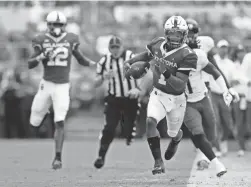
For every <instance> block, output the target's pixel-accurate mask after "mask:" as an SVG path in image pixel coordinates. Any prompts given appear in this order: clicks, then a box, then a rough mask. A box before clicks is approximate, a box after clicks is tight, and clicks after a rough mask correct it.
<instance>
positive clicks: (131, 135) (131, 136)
mask: <svg viewBox="0 0 251 187" xmlns="http://www.w3.org/2000/svg"><path fill="white" fill-rule="evenodd" d="M135 135H136V128H135V127H133V130H132V133H131V134H130V136H128V137H127V138H126V145H128V146H129V145H131V144H132V142H133V140H134V137H135Z"/></svg>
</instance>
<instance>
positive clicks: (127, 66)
mask: <svg viewBox="0 0 251 187" xmlns="http://www.w3.org/2000/svg"><path fill="white" fill-rule="evenodd" d="M130 68H131V65H130V64H129V62H127V61H125V63H124V72H127V71H128V70H129V69H130Z"/></svg>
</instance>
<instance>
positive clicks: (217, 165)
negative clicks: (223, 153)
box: [215, 160, 227, 177]
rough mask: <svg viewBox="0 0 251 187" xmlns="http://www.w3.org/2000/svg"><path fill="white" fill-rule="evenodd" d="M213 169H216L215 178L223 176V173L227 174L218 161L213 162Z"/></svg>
mask: <svg viewBox="0 0 251 187" xmlns="http://www.w3.org/2000/svg"><path fill="white" fill-rule="evenodd" d="M215 167H216V173H217V174H216V176H217V177H221V176H222V175H224V174H225V173H227V169H226V167H225V166H224V164H223V163H221V162H220V161H219V160H217V161H216V162H215Z"/></svg>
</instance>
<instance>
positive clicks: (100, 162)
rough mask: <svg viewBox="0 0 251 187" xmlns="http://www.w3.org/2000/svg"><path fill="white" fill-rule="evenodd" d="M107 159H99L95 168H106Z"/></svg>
mask: <svg viewBox="0 0 251 187" xmlns="http://www.w3.org/2000/svg"><path fill="white" fill-rule="evenodd" d="M104 164H105V159H104V158H102V157H98V158H97V160H96V161H95V162H94V167H95V168H97V169H100V168H102V167H103V166H104Z"/></svg>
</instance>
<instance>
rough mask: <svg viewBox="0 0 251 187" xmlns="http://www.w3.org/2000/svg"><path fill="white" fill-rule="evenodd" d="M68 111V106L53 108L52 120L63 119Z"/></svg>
mask: <svg viewBox="0 0 251 187" xmlns="http://www.w3.org/2000/svg"><path fill="white" fill-rule="evenodd" d="M67 112H68V108H66V107H62V108H60V109H57V110H56V109H55V111H54V121H55V122H57V121H64V120H65V118H66V115H67Z"/></svg>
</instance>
